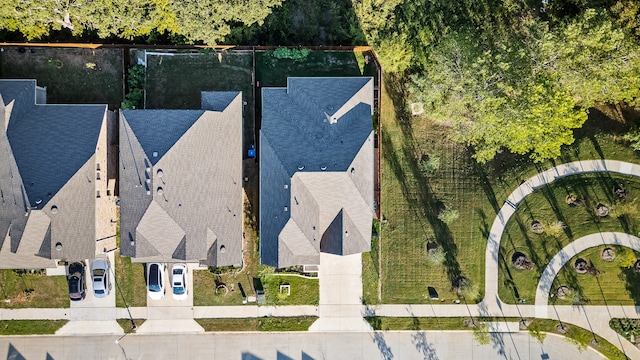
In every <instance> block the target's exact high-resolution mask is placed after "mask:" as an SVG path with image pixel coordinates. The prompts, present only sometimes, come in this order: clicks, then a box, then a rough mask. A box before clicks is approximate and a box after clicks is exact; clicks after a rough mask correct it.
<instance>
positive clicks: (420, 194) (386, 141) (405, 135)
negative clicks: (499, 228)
mask: <svg viewBox="0 0 640 360" xmlns="http://www.w3.org/2000/svg"><path fill="white" fill-rule="evenodd" d="M389 77H390V78H388V79H387V81H385V87H386V90H387V93H388V94H389V96H390V98H391V100H392V102H393V105H394V109H395V112H396V119H397V123H398V125H399V127H400V129H401V132H402V139H401V141H400V142H399V143H398V144H394V143H393V141H392V139H391V138H390V136H389V134H388V133H387V132H386V131H385V129H384V128H385V127H384V126H383V132H382V144H383V147H385V148H386V149H387V151H384V156H385V160H386V161H387V163H388V164H389V167H390V168H391V170H392V171H393V174H394V175H395V177H396V179H397V180H398V182H399V183H400V185H401V188H402V193H403V195H404V196H405V199H406V200H407V202H408V203H409V205H410V207H411V208H412V211H414V212H415V214H416V219H418V221H420V222H421V221H422V219H423V218H426V220H427V222H428V224H429V227H430V228H431V230H432V231H433V233H434V234H435V238H436V242H437V243H438V244H439V245H440V246H441V247H442V249H443V250H444V251H445V254H446V256H445V260H444V263H443V265H444V266H445V268H446V273H447V277H448V279H449V280H450V281H452V282H453V281H454V280H455V279H457V278H458V277H460V276H461V274H462V271H461V269H460V264H459V263H458V261H457V254H458V249H457V246H456V244H455V241H454V237H453V234H452V232H451V230H450V229H449V227H448V226H447V225H446V224H445V223H443V222H442V221H441V220H440V219H438V212H439V211H440V209H442V207H443V202H442V200H441V199H439V198H438V197H437V196H436V195H435V192H434V191H433V189H432V187H431V185H430V184H429V181H428V180H427V178H426V177H425V175H424V174H423V172H422V170H421V169H420V164H419V161H418V158H417V156H416V154H417V153H418V151H417V149H418V146H417V144H416V140H415V138H414V135H413V129H412V126H411V121H410V119H409V116H408V114H407V112H406V100H405V99H406V98H407V94H406V91H405V89H404V87H403V83H402V81H401V79H400V78H398V77H397V76H395V75H389ZM399 150H400V151H399ZM399 154H401V155H402V159H401V158H400V157H399ZM402 160H404V161H405V162H406V165H407V167H408V168H407V169H405V168H403V166H402ZM406 171H409V172H410V174H408V176H405V175H406V174H405V172H406ZM406 178H410V179H414V180H415V184H412V185H413V186H412V187H410V186H409V184H407V183H406V180H405V179H406ZM412 189H415V190H417V191H416V192H417V193H416V194H414V193H413V192H412ZM425 226H426V224H421V228H422V229H423V232H424V234H425V237H428V236H429V232H428V231H427V230H426V228H425Z"/></svg>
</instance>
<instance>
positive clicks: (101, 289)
mask: <svg viewBox="0 0 640 360" xmlns="http://www.w3.org/2000/svg"><path fill="white" fill-rule="evenodd" d="M91 279H92V281H93V295H94V296H95V297H97V298H103V297H105V296H107V295H109V291H110V290H111V282H110V281H109V261H108V260H107V259H102V258H99V259H95V260H93V262H92V263H91Z"/></svg>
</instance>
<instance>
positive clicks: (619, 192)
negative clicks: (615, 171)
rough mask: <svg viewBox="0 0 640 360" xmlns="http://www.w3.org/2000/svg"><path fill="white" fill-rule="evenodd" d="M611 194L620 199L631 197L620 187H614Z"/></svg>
mask: <svg viewBox="0 0 640 360" xmlns="http://www.w3.org/2000/svg"><path fill="white" fill-rule="evenodd" d="M613 193H614V194H615V195H616V196H617V197H618V198H620V199H625V198H628V197H629V196H630V195H631V193H630V192H629V191H627V190H625V189H624V188H623V187H622V185H616V186H615V187H614V188H613Z"/></svg>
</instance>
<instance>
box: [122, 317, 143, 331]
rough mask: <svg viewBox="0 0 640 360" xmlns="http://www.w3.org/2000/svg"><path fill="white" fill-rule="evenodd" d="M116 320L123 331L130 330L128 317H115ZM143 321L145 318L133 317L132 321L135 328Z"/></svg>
mask: <svg viewBox="0 0 640 360" xmlns="http://www.w3.org/2000/svg"><path fill="white" fill-rule="evenodd" d="M116 321H117V322H118V325H120V327H121V328H122V330H124V332H125V333H127V332H130V331H132V328H131V320H130V319H117V320H116ZM144 321H145V319H133V322H134V323H135V324H136V328H139V327H140V325H142V324H144Z"/></svg>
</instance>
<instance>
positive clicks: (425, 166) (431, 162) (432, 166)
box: [420, 155, 440, 174]
mask: <svg viewBox="0 0 640 360" xmlns="http://www.w3.org/2000/svg"><path fill="white" fill-rule="evenodd" d="M439 167H440V157H438V156H435V155H431V156H427V157H425V158H423V159H421V160H420V170H422V171H423V172H426V173H429V174H431V173H433V172H435V171H436V170H438V168H439Z"/></svg>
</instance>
